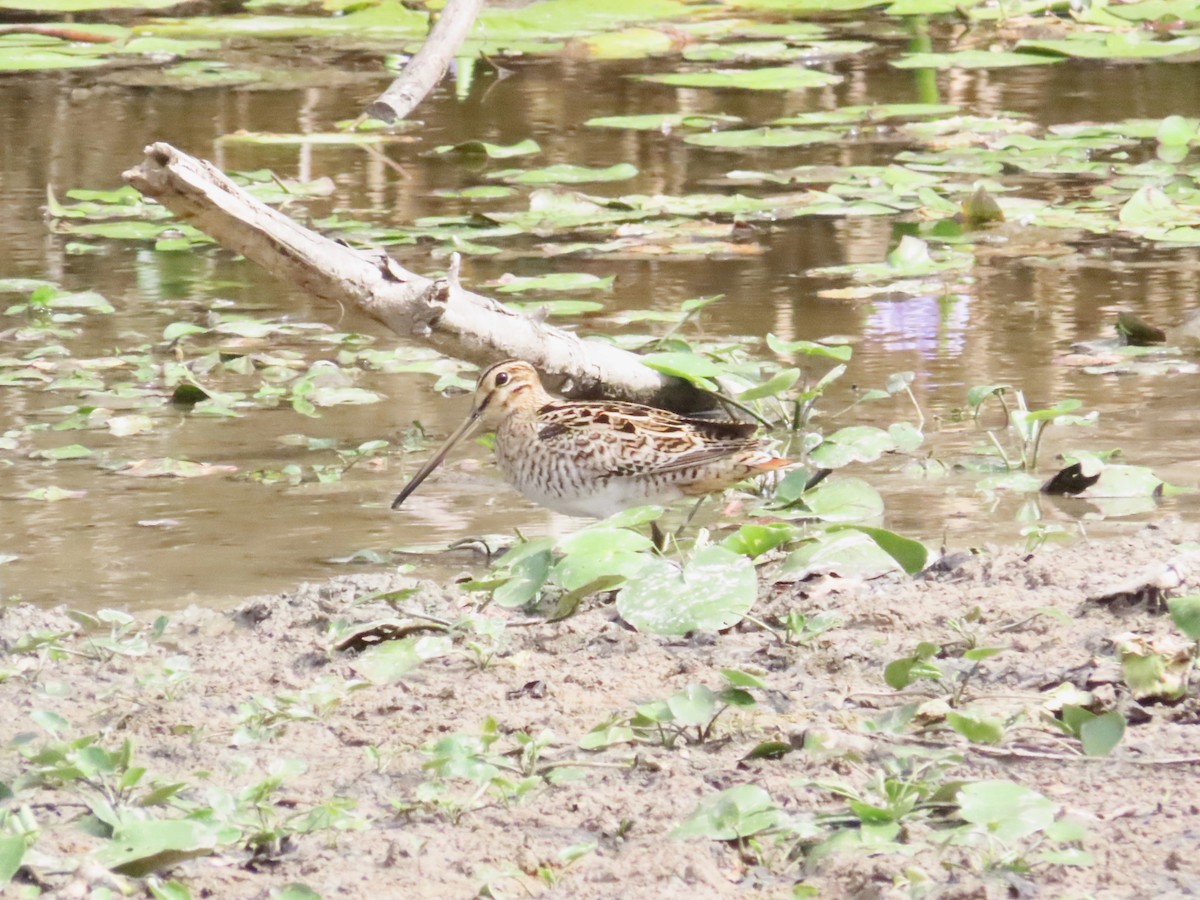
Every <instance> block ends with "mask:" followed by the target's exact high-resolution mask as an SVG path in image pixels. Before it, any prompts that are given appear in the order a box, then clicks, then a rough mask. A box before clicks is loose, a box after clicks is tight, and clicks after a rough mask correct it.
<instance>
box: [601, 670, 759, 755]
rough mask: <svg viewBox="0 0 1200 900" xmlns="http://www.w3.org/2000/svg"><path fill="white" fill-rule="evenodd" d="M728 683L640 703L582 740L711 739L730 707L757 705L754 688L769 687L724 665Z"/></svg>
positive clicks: (667, 744) (688, 689)
mask: <svg viewBox="0 0 1200 900" xmlns="http://www.w3.org/2000/svg"><path fill="white" fill-rule="evenodd" d="M721 676H722V678H724V680H725V685H724V687H722V688H720V689H719V690H716V691H714V690H712V689H710V688H708V687H705V686H704V685H702V684H690V685H688V686H687V687H685V688H683V689H682V690H680V691H676V692H675V693H674V694H672V695H671V696H670V697H667V698H666V699H663V700H652V701H650V702H648V703H642V704H639V705H638V707H637V709H636V710H635V711H634V712H633V713H632V714H620V713H618V714H616V715H614V716H611V717H610V718H608V719H606V720H605V721H603V722H601V723H600V724H599V725H597V726H596V727H594V728H593V729H592V730H591V731H589V732H588V733H587V734H586V735H584V736H583V738H582V739H581V740H580V742H579V746H580V747H582V748H583V749H584V750H599V749H602V748H604V747H611V746H613V745H615V744H626V743H628V744H633V743H648V744H660V745H662V746H664V747H673V746H675V744H676V742H677V741H679V740H680V739H681V738H682V739H683V740H685V741H687V742H688V743H696V744H702V743H704V742H705V741H708V740H711V739H712V737H713V730H714V727H715V725H716V722H717V719H718V718H720V716H721V715H722V714H723V713H724V712H725V711H726V710H729V709H742V710H750V709H753V708H754V707H755V705H756V701H755V699H754V696H753V695H752V694H751V693H750V691H751V690H755V689H757V690H762V689H764V688H765V687H766V685H765V684H764V683H763V681H762V679H760V678H758V677H757V676H755V675H751V674H750V673H748V672H743V671H740V670H738V669H722V670H721Z"/></svg>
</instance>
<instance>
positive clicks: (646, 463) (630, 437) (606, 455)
mask: <svg viewBox="0 0 1200 900" xmlns="http://www.w3.org/2000/svg"><path fill="white" fill-rule="evenodd" d="M537 429H538V439H539V440H540V441H542V442H544V443H545V444H548V445H551V446H552V447H553V448H554V449H555V450H556V451H557V452H562V453H570V454H574V455H575V456H576V457H577V458H578V459H580V460H581V461H582V462H584V464H586V466H587V467H588V468H591V469H593V471H594V473H595V474H596V475H597V476H600V477H606V476H614V475H615V476H625V477H631V476H638V475H651V474H655V473H659V472H671V471H675V470H679V469H686V468H688V467H692V466H698V465H703V464H704V463H708V462H715V461H717V460H720V459H723V458H725V457H728V456H731V455H733V454H735V453H738V452H740V451H745V450H749V449H751V448H753V447H754V446H755V442H754V440H753V439H752V437H751V436H752V435H753V434H754V430H755V427H754V425H752V424H749V423H745V422H719V421H709V420H707V419H695V418H690V417H687V416H680V415H676V414H674V413H670V412H666V411H665V410H657V409H652V408H651V407H647V406H641V405H639V404H636V403H620V402H596V403H586V402H573V403H561V404H560V403H551V404H547V405H546V406H544V407H542V408H541V409H540V410H538V413H537Z"/></svg>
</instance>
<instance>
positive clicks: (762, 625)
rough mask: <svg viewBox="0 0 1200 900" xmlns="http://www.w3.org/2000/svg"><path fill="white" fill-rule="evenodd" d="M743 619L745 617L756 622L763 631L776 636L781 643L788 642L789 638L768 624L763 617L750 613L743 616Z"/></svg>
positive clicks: (746, 619)
mask: <svg viewBox="0 0 1200 900" xmlns="http://www.w3.org/2000/svg"><path fill="white" fill-rule="evenodd" d="M742 619H744V620H745V621H747V622H752V623H754V624H755V625H757V626H758V627H759V628H761V629H762V630H763V631H765V632H766V633H767V634H769V635H770V636H771V637H773V638H775V640H776V641H778V642H779V643H781V644H787V638H785V637H784V636H783V635H781V634H780V633H779V632H778V631H776V630H775V629H774V628H772V627H771V626H770V625H768V624H767V623H766V622H764V621H763V620H762V619H756V618H755V617H754V616H752V615H750V614H749V613H747V614H746V615H744V616H742Z"/></svg>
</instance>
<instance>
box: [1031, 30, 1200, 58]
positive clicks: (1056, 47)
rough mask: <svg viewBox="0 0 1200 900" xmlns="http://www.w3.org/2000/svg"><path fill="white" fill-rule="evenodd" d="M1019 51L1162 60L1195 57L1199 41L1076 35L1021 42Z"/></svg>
mask: <svg viewBox="0 0 1200 900" xmlns="http://www.w3.org/2000/svg"><path fill="white" fill-rule="evenodd" d="M1017 48H1018V49H1023V50H1035V51H1043V52H1046V53H1060V54H1062V55H1063V56H1073V57H1078V58H1080V59H1124V60H1132V59H1163V58H1165V57H1169V56H1178V55H1179V54H1181V53H1195V52H1196V51H1197V50H1200V37H1196V36H1186V37H1178V38H1174V39H1172V40H1167V41H1160V40H1157V39H1156V38H1155V37H1154V36H1153V35H1152V34H1151V33H1149V32H1143V31H1120V32H1114V33H1110V34H1103V33H1099V32H1091V31H1076V32H1074V33H1072V34H1070V35H1068V36H1067V37H1066V38H1064V39H1062V40H1049V39H1025V40H1020V41H1018V42H1017Z"/></svg>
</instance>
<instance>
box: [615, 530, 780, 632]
mask: <svg viewBox="0 0 1200 900" xmlns="http://www.w3.org/2000/svg"><path fill="white" fill-rule="evenodd" d="M757 590H758V582H757V579H756V577H755V574H754V564H753V563H751V562H750V560H748V559H747V558H746V557H744V556H740V555H738V554H737V553H734V552H733V551H731V550H726V549H725V548H724V547H705V548H704V549H703V550H700V551H698V552H697V553H696V554H695V555H694V556H693V557H692V558H691V560H690V561H689V562H688V563H687V565H685V566H684V567H683V569H682V570H681V569H680V568H679V567H678V566H676V565H675V564H673V563H671V562H669V561H667V560H665V559H657V558H652V559H651V560H650V561H649V562H647V563H646V565H645V566H644V567H643V568H642V570H641V571H640V572H638V573H637V574H636V575H634V576H633V577H632V578H630V580H629V581H628V583H626V585H625V587H624V588H623V589H622V590H621V593H620V595H619V596H618V597H617V612H619V613H620V614H621V617H622V618H623V619H625V621H626V622H628V623H629V624H630V625H632V626H633V627H634V628H636V629H637V630H638V631H643V632H648V633H650V634H686V633H687V632H689V631H720V630H721V629H723V628H729V627H731V626H733V625H736V624H737V623H738V622H740V621H741V620H742V617H743V616H744V615H745V614H746V613H747V612H749V611H750V607H751V606H753V605H754V599H755V596H756V593H757Z"/></svg>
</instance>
